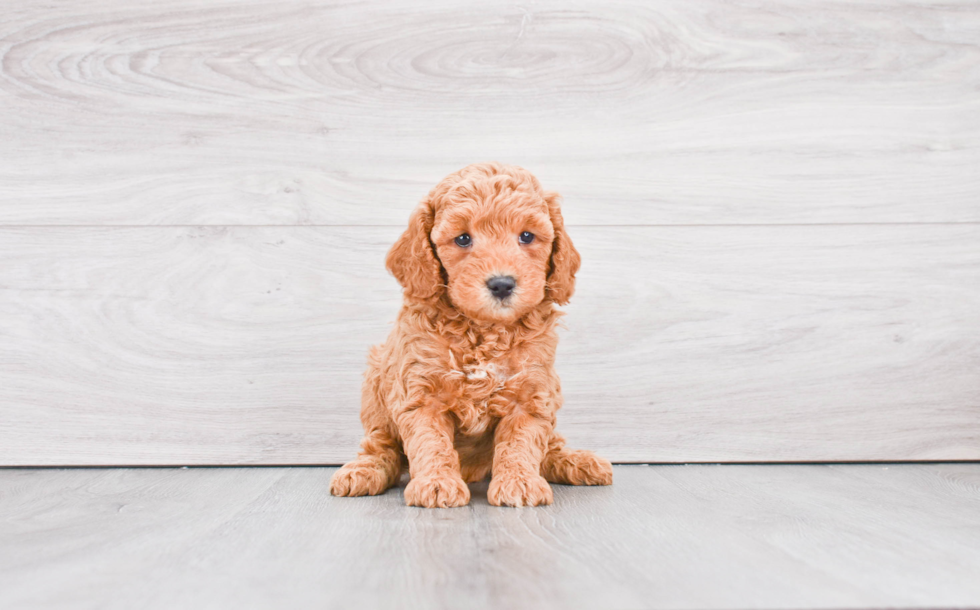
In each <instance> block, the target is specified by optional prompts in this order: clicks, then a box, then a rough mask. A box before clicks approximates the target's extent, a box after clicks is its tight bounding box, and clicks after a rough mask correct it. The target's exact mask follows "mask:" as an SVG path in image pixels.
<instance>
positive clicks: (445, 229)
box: [430, 185, 555, 323]
mask: <svg viewBox="0 0 980 610" xmlns="http://www.w3.org/2000/svg"><path fill="white" fill-rule="evenodd" d="M480 186H484V185H476V187H477V188H474V189H467V192H463V193H457V194H456V195H457V196H455V197H452V198H449V199H448V201H447V202H446V203H445V204H444V205H442V206H440V208H439V209H438V211H437V212H436V214H435V222H434V224H433V228H432V231H431V233H430V239H431V241H432V244H433V245H434V246H435V249H436V255H437V256H438V258H439V261H440V262H441V263H442V267H443V269H444V270H445V274H446V278H447V280H448V281H447V290H448V294H449V300H450V301H452V303H453V305H455V306H456V308H457V309H459V310H460V311H461V312H463V313H464V314H465V315H467V316H468V317H470V318H473V319H476V320H481V321H486V322H505V323H506V322H513V321H514V320H516V319H518V318H520V317H521V316H522V315H524V314H525V313H527V312H528V311H529V310H531V309H532V308H534V307H535V306H536V305H538V304H539V303H541V301H542V300H544V298H545V285H546V283H547V277H548V270H549V259H550V258H551V252H552V243H553V241H554V238H555V231H554V227H553V226H552V224H551V219H550V217H549V214H548V204H547V202H546V201H545V200H544V199H543V197H542V196H541V195H540V194H539V193H535V192H534V191H533V190H529V189H527V190H522V189H520V188H517V189H514V188H511V187H509V186H503V187H500V186H499V185H486V186H487V187H486V188H480ZM518 186H519V185H518Z"/></svg>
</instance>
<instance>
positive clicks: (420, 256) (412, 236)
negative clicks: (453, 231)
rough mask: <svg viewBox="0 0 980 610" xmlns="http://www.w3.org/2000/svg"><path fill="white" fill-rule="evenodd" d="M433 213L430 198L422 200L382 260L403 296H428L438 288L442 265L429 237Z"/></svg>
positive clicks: (439, 289) (423, 298) (420, 297)
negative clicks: (403, 290)
mask: <svg viewBox="0 0 980 610" xmlns="http://www.w3.org/2000/svg"><path fill="white" fill-rule="evenodd" d="M434 216H435V214H434V213H433V211H432V203H431V201H430V200H429V198H426V199H423V200H422V202H421V203H420V204H419V205H418V207H417V208H415V211H414V212H412V217H411V218H409V220H408V228H407V229H405V232H404V233H402V236H401V237H399V238H398V241H396V242H395V245H393V246H392V247H391V250H390V251H388V257H387V259H386V260H385V266H387V267H388V271H390V272H391V274H392V275H393V276H395V279H396V280H398V283H399V284H401V285H402V286H403V287H404V288H405V296H406V297H409V298H413V299H422V300H425V299H430V298H432V297H434V296H436V295H438V294H439V293H440V292H441V291H442V284H443V281H442V265H441V264H440V263H439V260H438V259H437V258H436V255H435V252H434V250H433V247H432V242H431V241H430V240H429V232H430V231H432V225H433V223H434Z"/></svg>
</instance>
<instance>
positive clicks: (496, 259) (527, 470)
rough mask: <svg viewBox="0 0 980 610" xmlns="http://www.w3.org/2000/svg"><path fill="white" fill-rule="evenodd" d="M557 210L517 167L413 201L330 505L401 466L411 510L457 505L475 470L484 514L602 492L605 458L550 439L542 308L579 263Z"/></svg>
mask: <svg viewBox="0 0 980 610" xmlns="http://www.w3.org/2000/svg"><path fill="white" fill-rule="evenodd" d="M558 202H559V195H558V194H557V193H553V192H548V191H543V190H542V189H541V185H540V184H539V183H538V180H537V179H536V178H535V177H534V176H532V175H531V174H530V172H528V171H526V170H524V169H521V168H519V167H514V166H505V165H500V164H497V163H479V164H474V165H470V166H468V167H465V168H463V169H462V170H460V171H458V172H456V173H455V174H452V175H450V176H448V177H447V178H445V179H444V180H443V181H442V182H440V183H439V184H438V185H437V186H436V187H435V188H434V189H433V190H432V191H431V192H430V193H429V195H428V197H426V198H425V199H424V200H423V201H422V202H421V203H420V204H419V206H418V208H416V210H415V211H414V212H413V214H412V216H411V219H410V220H409V226H408V229H407V230H406V231H405V233H404V234H403V235H402V236H401V238H399V239H398V241H397V242H396V243H395V245H394V246H393V247H392V249H391V251H390V252H389V253H388V258H387V267H388V270H389V271H391V273H392V274H393V275H394V276H395V278H397V279H398V281H399V282H400V283H401V285H402V286H403V287H404V289H405V291H404V305H403V307H402V309H401V311H400V312H399V314H398V319H397V321H396V323H395V328H394V329H393V330H392V332H391V335H390V336H389V337H388V340H387V341H386V342H385V343H384V344H383V345H379V346H375V347H374V348H372V350H371V354H370V357H369V359H368V370H367V373H366V375H365V381H364V387H363V392H362V405H361V422H362V423H363V424H364V432H365V437H364V440H363V441H362V442H361V451H360V453H359V454H358V456H357V458H356V459H355V460H354V461H352V462H350V463H348V464H346V465H345V466H344V467H343V468H341V469H340V470H339V471H338V472H337V473H336V474H335V475H334V477H333V479H332V480H331V483H330V492H331V493H332V494H334V495H336V496H363V495H375V494H380V493H382V492H384V491H385V490H386V489H388V488H389V487H391V486H392V485H394V484H395V483H396V482H397V481H398V478H399V477H400V475H401V472H402V470H403V468H404V467H405V465H406V461H407V466H408V468H409V472H410V474H411V480H410V481H409V483H408V486H407V487H406V488H405V502H406V504H408V505H411V506H425V507H451V506H463V505H465V504H467V503H468V502H469V500H470V492H469V489H468V488H467V486H466V483H467V482H473V481H479V480H481V479H483V478H485V477H486V476H487V474H488V473H490V474H491V480H490V486H489V489H488V491H487V498H488V500H489V501H490V503H491V504H493V505H496V506H537V505H540V504H550V503H551V502H552V492H551V487H550V486H549V485H548V481H551V482H554V483H566V484H572V485H610V484H611V483H612V466H611V465H610V464H609V462H608V461H607V460H604V459H602V458H600V457H598V456H596V455H595V454H594V453H592V452H590V451H571V450H569V449H566V448H565V440H564V439H563V438H562V437H561V436H559V435H558V434H556V433H555V414H556V413H557V411H558V409H559V408H560V407H561V404H562V396H561V386H560V383H559V380H558V375H557V374H556V373H555V369H554V360H555V347H556V346H557V344H558V336H557V334H556V333H555V326H556V324H557V322H558V318H559V317H560V316H561V315H562V314H561V312H560V311H558V310H557V309H556V308H555V304H557V305H563V304H565V303H567V302H568V299H569V297H571V295H572V291H573V290H574V287H575V272H576V271H577V270H578V267H579V262H580V257H579V254H578V252H577V251H576V250H575V248H574V247H573V246H572V242H571V240H570V239H569V238H568V234H567V233H566V232H565V228H564V225H563V222H562V217H561V211H560V209H559V205H558Z"/></svg>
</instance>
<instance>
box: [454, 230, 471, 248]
mask: <svg viewBox="0 0 980 610" xmlns="http://www.w3.org/2000/svg"><path fill="white" fill-rule="evenodd" d="M453 241H454V242H456V245H457V246H459V247H460V248H469V247H470V244H472V243H473V238H471V237H470V234H469V233H463V234H462V235H460V236H459V237H457V238H456V239H454V240H453Z"/></svg>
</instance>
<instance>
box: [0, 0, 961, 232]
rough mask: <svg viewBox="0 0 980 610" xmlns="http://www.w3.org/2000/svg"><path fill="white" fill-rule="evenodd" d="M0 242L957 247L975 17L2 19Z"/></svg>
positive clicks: (24, 9) (232, 13)
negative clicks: (64, 238)
mask: <svg viewBox="0 0 980 610" xmlns="http://www.w3.org/2000/svg"><path fill="white" fill-rule="evenodd" d="M6 4H7V5H8V6H6V7H4V9H3V15H4V19H3V24H2V25H0V55H2V58H3V61H2V62H0V70H2V72H0V114H2V116H3V121H2V123H0V224H6V225H24V224H45V225H63V224H85V225H104V224H111V225H143V224H331V225H343V224H390V225H400V224H402V223H403V222H404V220H405V218H406V216H407V212H406V210H407V208H408V207H409V206H410V205H411V204H412V203H413V202H415V201H417V200H418V199H419V198H420V197H421V196H422V195H423V194H424V193H425V192H427V190H428V189H429V188H430V187H431V186H432V185H433V184H434V183H435V181H437V180H438V179H440V178H441V177H442V176H444V175H445V174H447V173H449V172H450V171H453V170H455V169H457V168H459V167H461V166H463V165H466V164H468V163H471V162H474V161H482V160H491V159H496V160H500V161H505V162H511V163H518V164H522V165H525V166H527V167H528V168H529V169H531V170H532V171H534V172H536V173H537V174H538V175H539V176H540V178H541V179H542V180H543V181H544V183H545V184H546V185H547V186H548V187H549V188H554V189H557V190H560V191H562V192H564V193H565V194H566V196H567V204H566V214H567V217H568V221H569V222H570V223H571V224H573V225H575V224H601V225H616V224H635V223H645V224H703V223H707V224H725V223H742V224H745V223H748V224H752V223H814V222H818V223H826V222H921V221H928V222H967V221H972V222H976V221H980V205H978V203H977V201H978V199H980V147H978V146H977V142H978V141H980V96H978V95H977V90H978V87H980V47H978V45H977V44H976V41H977V40H978V38H980V4H977V3H976V2H947V1H945V0H944V1H942V2H938V1H937V2H932V1H914V2H901V3H898V2H883V1H874V2H861V3H854V2H837V1H835V0H818V1H801V2H792V3H781V2H757V3H731V2H726V1H724V0H698V1H691V2H668V1H659V2H650V1H647V0H635V1H633V2H617V3H611V4H610V3H604V2H598V1H596V0H592V1H578V2H568V1H565V0H561V1H559V0H548V1H539V2H535V3H534V4H533V5H527V6H524V5H517V4H510V3H498V4H483V5H480V6H478V7H477V6H471V5H466V4H459V3H453V2H449V1H448V0H427V1H426V2H422V3H420V2H415V1H409V0H403V1H401V2H385V3H371V2H368V3H346V4H339V3H329V2H315V3H311V2H308V1H307V0H285V1H283V2H274V3H268V2H264V3H245V2H210V3H207V4H206V5H201V3H199V2H197V1H196V0H194V1H189V0H162V1H158V2H152V3H139V5H138V6H137V5H135V4H134V3H130V2H124V1H123V0H95V1H92V2H84V3H79V2H44V3H41V2H17V3H13V2H8V3H6Z"/></svg>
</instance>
